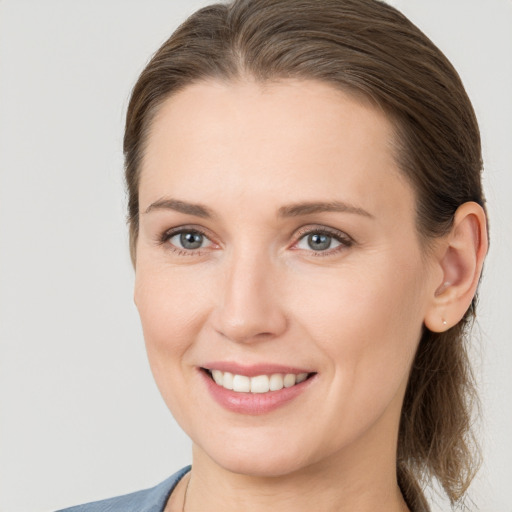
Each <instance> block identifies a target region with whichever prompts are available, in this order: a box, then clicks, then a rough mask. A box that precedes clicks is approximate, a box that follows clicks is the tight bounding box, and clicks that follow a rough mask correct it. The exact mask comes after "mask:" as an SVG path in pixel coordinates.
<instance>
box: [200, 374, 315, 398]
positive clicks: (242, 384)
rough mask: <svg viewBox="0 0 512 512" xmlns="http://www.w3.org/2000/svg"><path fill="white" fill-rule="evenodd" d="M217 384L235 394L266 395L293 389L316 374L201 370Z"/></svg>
mask: <svg viewBox="0 0 512 512" xmlns="http://www.w3.org/2000/svg"><path fill="white" fill-rule="evenodd" d="M201 371H203V372H204V373H205V374H206V375H207V376H208V377H209V378H210V379H211V380H213V382H215V384H216V385H217V386H219V387H221V388H224V389H226V390H229V391H232V392H235V393H254V394H265V393H272V392H275V391H281V390H282V389H283V388H292V387H294V386H297V385H298V384H301V383H302V382H305V381H306V380H308V379H310V378H312V377H313V376H314V375H316V373H314V372H312V373H305V372H303V373H271V374H261V375H255V376H248V375H242V374H236V373H231V372H227V371H221V370H218V369H208V368H201Z"/></svg>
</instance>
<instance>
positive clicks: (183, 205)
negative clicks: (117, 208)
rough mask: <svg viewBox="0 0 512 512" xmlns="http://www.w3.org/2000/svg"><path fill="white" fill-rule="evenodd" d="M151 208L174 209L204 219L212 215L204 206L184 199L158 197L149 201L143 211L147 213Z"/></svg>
mask: <svg viewBox="0 0 512 512" xmlns="http://www.w3.org/2000/svg"><path fill="white" fill-rule="evenodd" d="M153 210H174V211H176V212H180V213H185V214H187V215H194V216H195V217H202V218H204V219H208V218H211V217H213V216H214V215H213V212H212V211H211V210H210V209H209V208H207V207H206V206H203V205H201V204H194V203H187V202H186V201H179V200H178V199H167V198H164V199H159V200H158V201H155V202H154V203H151V204H150V205H149V206H148V207H147V208H146V210H145V211H144V213H149V212H151V211H153Z"/></svg>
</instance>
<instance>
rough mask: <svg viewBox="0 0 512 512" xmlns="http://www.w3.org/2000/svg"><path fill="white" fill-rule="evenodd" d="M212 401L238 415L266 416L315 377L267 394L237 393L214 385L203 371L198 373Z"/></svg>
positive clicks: (291, 397)
mask: <svg viewBox="0 0 512 512" xmlns="http://www.w3.org/2000/svg"><path fill="white" fill-rule="evenodd" d="M199 373H200V374H201V376H202V378H203V380H204V382H205V384H206V386H207V388H208V391H209V392H210V394H211V395H212V397H213V399H214V400H215V401H216V402H217V403H218V404H219V405H221V406H222V407H224V408H225V409H227V410H229V411H232V412H237V413H239V414H250V415H258V414H266V413H268V412H271V411H274V410H275V409H278V408H279V407H281V406H283V405H285V404H287V403H288V402H290V401H291V400H293V399H294V398H296V397H297V396H299V395H300V394H301V393H303V392H304V391H306V389H307V388H308V387H309V386H310V385H311V383H312V382H313V380H315V378H316V376H315V375H313V376H311V377H309V378H308V379H306V380H305V381H303V382H301V383H300V384H295V385H294V386H291V387H289V388H283V389H280V390H279V391H269V392H267V393H237V392H235V391H231V390H229V389H225V388H223V387H222V386H219V385H218V384H216V383H215V382H214V381H213V379H212V378H211V377H210V376H209V375H208V374H207V373H206V372H205V371H204V370H200V372H199Z"/></svg>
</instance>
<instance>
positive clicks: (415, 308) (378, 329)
mask: <svg viewBox="0 0 512 512" xmlns="http://www.w3.org/2000/svg"><path fill="white" fill-rule="evenodd" d="M399 267H400V266H399ZM395 269H396V265H393V264H388V265H379V266H378V272H377V271H375V272H372V270H371V266H370V265H367V266H365V271H364V272H361V271H358V270H357V269H355V268H352V269H349V271H347V272H343V273H340V274H339V276H334V275H333V276H332V277H331V279H329V280H327V279H326V280H324V281H323V285H322V286H321V287H317V290H320V289H321V290H322V292H321V293H311V291H310V293H309V294H304V293H302V294H301V295H302V297H304V299H303V300H302V301H301V302H300V303H299V305H300V307H298V308H297V310H298V314H297V318H298V319H300V320H298V321H299V322H300V323H301V325H302V327H303V329H304V330H306V331H307V333H308V337H309V338H311V339H313V340H316V344H317V346H318V347H319V348H320V350H321V351H322V352H323V353H324V354H325V356H326V358H325V359H326V361H329V362H330V372H332V374H333V379H334V380H335V382H336V385H335V386H334V390H339V389H344V390H347V391H348V394H344V393H338V394H337V397H338V398H340V397H343V396H346V397H348V396H351V397H352V398H355V397H357V399H356V400H352V403H353V404H357V403H359V404H360V406H362V404H364V403H366V404H367V406H368V407H367V409H368V408H369V409H370V410H371V408H372V407H377V406H378V404H379V403H380V404H383V403H385V402H386V400H388V399H390V397H391V396H392V395H393V394H394V393H396V391H397V390H398V389H399V388H400V386H401V385H402V384H403V382H404V380H407V378H408V374H409V370H410V366H411V364H412V360H413V358H414V354H415V351H416V348H417V344H418V342H419V339H420V336H421V331H422V320H423V307H422V304H423V301H422V297H423V290H422V287H421V285H420V284H419V282H418V280H417V279H416V277H415V276H417V275H418V272H419V270H418V269H416V268H413V267H411V266H407V265H405V266H401V267H400V272H397V271H396V270H395ZM295 293H296V292H295Z"/></svg>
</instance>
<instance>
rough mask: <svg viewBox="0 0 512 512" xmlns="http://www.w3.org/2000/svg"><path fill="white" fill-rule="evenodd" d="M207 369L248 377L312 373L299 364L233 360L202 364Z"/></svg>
mask: <svg viewBox="0 0 512 512" xmlns="http://www.w3.org/2000/svg"><path fill="white" fill-rule="evenodd" d="M201 368H204V369H206V370H220V371H221V372H230V373H232V374H234V375H245V376H247V377H256V376H258V375H272V374H274V373H283V374H287V373H294V374H296V375H298V374H299V373H312V372H311V370H309V369H307V368H299V367H297V366H286V365H281V364H273V363H259V364H250V365H246V364H240V363H235V362H232V361H214V362H211V363H206V364H204V365H201Z"/></svg>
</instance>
